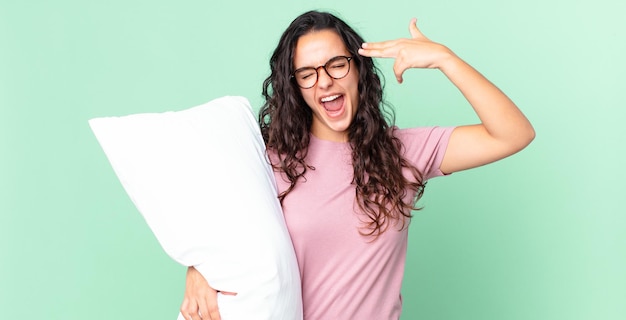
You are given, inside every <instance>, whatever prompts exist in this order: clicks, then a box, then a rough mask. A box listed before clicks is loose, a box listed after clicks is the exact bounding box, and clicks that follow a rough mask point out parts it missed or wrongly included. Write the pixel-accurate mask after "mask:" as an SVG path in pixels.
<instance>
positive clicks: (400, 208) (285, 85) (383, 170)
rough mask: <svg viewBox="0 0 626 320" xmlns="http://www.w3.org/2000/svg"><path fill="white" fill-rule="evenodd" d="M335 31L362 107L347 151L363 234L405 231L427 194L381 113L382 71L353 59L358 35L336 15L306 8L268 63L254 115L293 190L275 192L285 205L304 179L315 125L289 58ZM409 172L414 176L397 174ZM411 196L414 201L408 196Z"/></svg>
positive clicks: (350, 131) (365, 59)
mask: <svg viewBox="0 0 626 320" xmlns="http://www.w3.org/2000/svg"><path fill="white" fill-rule="evenodd" d="M320 30H332V31H334V32H336V33H337V34H338V35H339V36H340V37H341V39H342V40H343V42H344V44H345V46H346V48H347V49H348V51H349V52H350V54H351V56H352V57H353V61H354V63H355V66H356V67H357V68H358V70H359V84H358V91H359V105H358V107H357V111H356V115H355V116H354V119H353V120H352V122H351V124H350V126H349V127H348V140H349V143H350V145H351V147H352V164H353V167H354V176H353V180H352V183H353V184H354V185H355V186H356V199H357V203H358V206H359V207H360V209H361V210H362V211H363V212H364V214H365V215H364V216H363V217H361V220H362V221H363V222H364V228H361V229H360V232H361V234H363V235H368V236H374V237H377V236H378V235H380V234H382V233H383V232H385V231H386V230H387V228H388V227H389V225H391V224H394V225H395V224H396V223H399V226H400V228H399V229H402V228H404V227H405V226H406V225H407V222H408V221H409V219H410V218H411V217H412V214H411V210H417V209H419V208H417V207H416V203H417V200H419V198H420V197H421V196H422V194H423V191H424V186H425V184H424V182H423V177H422V174H421V173H420V172H419V171H418V170H417V168H415V167H414V166H412V165H411V164H410V163H409V162H408V161H406V160H405V159H404V158H403V157H402V148H403V146H402V143H401V141H400V140H399V139H398V138H397V137H395V136H394V130H396V127H394V126H393V125H390V123H393V121H394V114H393V112H392V111H388V110H386V109H385V103H384V102H383V86H382V84H381V80H380V77H379V76H378V73H379V70H378V68H377V67H376V66H375V65H374V61H373V60H372V58H369V57H364V56H361V55H359V54H358V49H359V48H360V46H361V44H362V43H363V38H362V37H361V36H360V35H358V34H357V33H356V32H355V31H354V30H353V29H352V28H351V27H350V26H348V25H347V24H346V23H345V22H344V21H342V20H341V19H339V18H337V17H336V16H334V15H333V14H330V13H326V12H318V11H309V12H306V13H304V14H302V15H300V16H299V17H297V18H296V19H295V20H294V21H293V22H292V23H291V24H290V25H289V27H288V28H287V30H285V32H284V33H283V35H282V36H281V38H280V41H279V43H278V46H277V47H276V49H275V50H274V53H273V55H272V57H271V59H270V69H271V74H270V76H269V77H267V79H265V81H264V82H263V96H264V98H265V103H264V105H263V106H262V108H261V110H260V112H259V119H258V120H259V125H260V127H261V133H262V135H263V139H264V140H265V143H266V146H267V148H268V149H271V150H273V151H274V152H275V153H276V155H277V157H278V159H277V160H276V161H274V163H273V164H272V166H273V167H274V170H278V171H280V172H283V173H284V174H285V176H286V178H287V179H288V181H289V183H290V186H289V187H288V188H287V189H286V190H285V191H284V192H282V193H281V194H280V195H279V199H280V201H281V203H282V201H283V200H284V199H285V197H286V196H287V195H288V194H289V193H290V192H291V191H292V190H293V189H294V188H295V187H296V186H297V182H298V180H299V179H305V174H306V172H307V170H315V168H313V167H311V166H310V165H308V164H307V163H306V156H307V147H308V145H309V137H310V136H309V134H310V129H311V124H312V121H313V114H312V111H311V109H310V108H309V107H308V106H307V104H306V103H305V101H304V98H303V97H302V94H301V92H300V88H299V87H298V86H297V84H296V83H295V81H294V80H293V79H292V78H291V74H292V73H293V71H294V70H293V68H294V66H293V56H294V52H295V49H296V44H297V42H298V39H299V38H300V37H301V36H303V35H305V34H307V33H310V32H314V31H320ZM403 169H406V170H408V171H409V172H410V173H412V175H413V179H411V180H409V179H407V178H406V177H405V176H404V175H403V173H402V171H403ZM408 192H415V195H416V196H415V197H412V198H407V194H408Z"/></svg>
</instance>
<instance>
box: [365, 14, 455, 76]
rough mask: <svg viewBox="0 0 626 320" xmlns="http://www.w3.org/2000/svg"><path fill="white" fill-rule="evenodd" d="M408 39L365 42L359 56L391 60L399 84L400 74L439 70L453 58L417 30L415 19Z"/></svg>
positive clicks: (446, 49) (451, 53) (452, 54)
mask: <svg viewBox="0 0 626 320" xmlns="http://www.w3.org/2000/svg"><path fill="white" fill-rule="evenodd" d="M409 32H410V34H411V37H410V38H401V39H396V40H389V41H382V42H366V43H363V45H362V46H361V48H360V49H359V54H361V55H363V56H366V57H372V58H393V59H395V63H394V65H393V71H394V73H395V75H396V79H397V80H398V82H399V83H402V74H403V73H404V71H406V70H407V69H410V68H440V67H441V65H442V63H444V62H445V60H446V59H449V58H452V57H455V55H454V53H453V52H452V51H450V49H448V48H447V47H445V46H443V45H441V44H439V43H436V42H433V41H431V40H430V39H428V38H426V36H424V34H422V32H421V31H420V30H419V29H418V28H417V19H415V18H413V19H411V22H410V24H409Z"/></svg>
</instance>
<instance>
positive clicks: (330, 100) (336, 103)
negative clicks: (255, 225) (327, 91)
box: [320, 94, 344, 114]
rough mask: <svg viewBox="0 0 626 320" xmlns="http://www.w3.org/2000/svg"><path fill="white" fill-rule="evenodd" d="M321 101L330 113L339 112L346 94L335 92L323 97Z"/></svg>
mask: <svg viewBox="0 0 626 320" xmlns="http://www.w3.org/2000/svg"><path fill="white" fill-rule="evenodd" d="M320 102H321V104H322V106H323V107H324V109H326V111H328V112H329V113H330V114H334V113H338V112H340V111H341V110H342V108H343V102H344V96H343V95H342V94H335V95H332V96H328V97H323V98H322V99H320Z"/></svg>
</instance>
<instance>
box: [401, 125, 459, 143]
mask: <svg viewBox="0 0 626 320" xmlns="http://www.w3.org/2000/svg"><path fill="white" fill-rule="evenodd" d="M454 128H455V127H441V126H425V127H413V128H398V127H394V128H393V135H394V136H395V137H397V138H398V139H400V140H401V141H402V142H404V141H405V140H406V141H407V142H418V143H419V142H425V141H428V140H431V139H433V138H434V139H437V140H438V139H441V138H448V137H449V136H450V134H451V133H452V130H454Z"/></svg>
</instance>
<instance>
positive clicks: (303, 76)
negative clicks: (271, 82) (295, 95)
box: [291, 56, 352, 89]
mask: <svg viewBox="0 0 626 320" xmlns="http://www.w3.org/2000/svg"><path fill="white" fill-rule="evenodd" d="M350 60H352V57H346V56H337V57H334V58H331V59H330V60H328V62H326V64H324V65H323V66H319V67H317V68H314V67H304V68H300V69H298V70H296V71H294V72H293V75H291V77H292V78H295V79H296V83H297V84H298V86H299V87H300V88H302V89H309V88H313V86H315V84H316V83H317V79H318V78H319V70H320V68H323V69H324V71H326V74H327V75H328V76H329V77H331V78H333V79H341V78H343V77H345V76H347V75H348V73H349V72H350Z"/></svg>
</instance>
